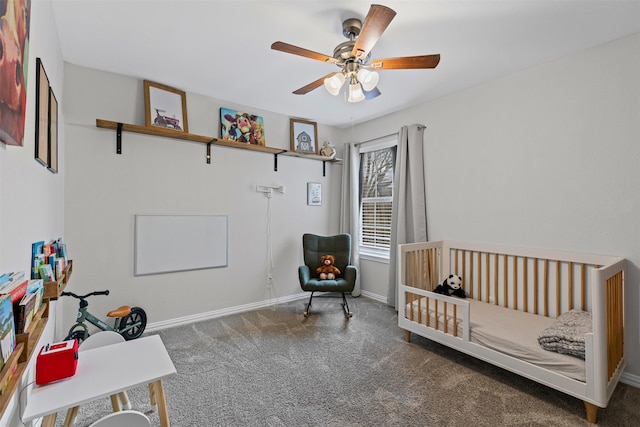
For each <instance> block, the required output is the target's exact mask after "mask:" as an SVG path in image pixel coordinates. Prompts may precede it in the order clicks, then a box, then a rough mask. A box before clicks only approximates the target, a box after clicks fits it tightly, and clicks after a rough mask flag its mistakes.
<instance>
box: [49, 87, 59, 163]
mask: <svg viewBox="0 0 640 427" xmlns="http://www.w3.org/2000/svg"><path fill="white" fill-rule="evenodd" d="M48 153H49V155H48V159H49V161H48V162H47V167H48V168H49V170H50V171H51V172H53V173H58V99H57V98H56V95H55V93H53V89H51V88H49V148H48Z"/></svg>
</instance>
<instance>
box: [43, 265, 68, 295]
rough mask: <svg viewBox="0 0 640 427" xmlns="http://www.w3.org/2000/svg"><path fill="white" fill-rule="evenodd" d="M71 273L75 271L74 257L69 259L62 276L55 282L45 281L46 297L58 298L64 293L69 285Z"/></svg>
mask: <svg viewBox="0 0 640 427" xmlns="http://www.w3.org/2000/svg"><path fill="white" fill-rule="evenodd" d="M71 273H73V260H72V259H70V260H69V263H68V264H67V266H66V267H65V269H64V272H63V273H62V277H60V278H59V279H58V280H56V281H55V282H44V298H48V299H51V300H57V299H58V297H59V296H60V295H61V294H62V291H64V288H65V287H66V286H67V283H68V282H69V278H70V277H71Z"/></svg>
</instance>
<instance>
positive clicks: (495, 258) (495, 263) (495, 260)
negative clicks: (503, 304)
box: [493, 254, 499, 305]
mask: <svg viewBox="0 0 640 427" xmlns="http://www.w3.org/2000/svg"><path fill="white" fill-rule="evenodd" d="M493 303H494V304H495V305H498V304H499V302H498V254H493Z"/></svg>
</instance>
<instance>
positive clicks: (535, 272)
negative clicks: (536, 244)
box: [533, 258, 540, 314]
mask: <svg viewBox="0 0 640 427" xmlns="http://www.w3.org/2000/svg"><path fill="white" fill-rule="evenodd" d="M533 312H534V313H535V314H540V313H538V258H534V259H533Z"/></svg>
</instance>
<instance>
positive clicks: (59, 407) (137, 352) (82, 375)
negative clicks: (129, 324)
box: [22, 335, 176, 427]
mask: <svg viewBox="0 0 640 427" xmlns="http://www.w3.org/2000/svg"><path fill="white" fill-rule="evenodd" d="M175 373H176V368H175V366H173V362H172V361H171V358H170V357H169V353H167V349H166V348H165V346H164V344H163V343H162V339H161V338H160V336H159V335H151V336H148V337H144V338H138V339H135V340H131V341H126V342H123V343H118V344H112V345H107V346H104V347H99V348H94V349H91V350H85V351H83V352H82V353H79V358H78V366H77V369H76V374H75V375H74V376H72V377H70V378H67V379H64V380H62V381H57V382H54V383H51V384H46V385H42V386H37V385H36V386H34V388H33V389H32V390H31V392H30V393H29V395H28V397H27V405H26V407H25V410H24V414H23V415H22V421H23V422H27V421H31V420H34V419H36V418H39V417H44V420H43V422H42V426H43V427H50V426H51V427H53V426H54V425H55V421H56V415H57V413H58V412H60V411H64V410H67V409H69V408H74V407H77V406H82V405H83V404H85V403H88V402H91V401H93V400H96V399H99V398H107V397H110V396H112V395H115V394H117V393H119V392H121V391H125V390H127V389H130V388H132V387H135V386H138V385H142V384H148V385H149V391H150V392H151V395H152V399H153V400H155V402H156V403H157V405H158V415H159V416H160V425H161V426H162V427H169V415H168V413H167V403H166V400H165V396H164V389H163V388H162V379H163V378H166V377H168V376H170V375H173V374H175ZM67 418H68V417H67ZM67 422H70V421H69V420H68V419H67Z"/></svg>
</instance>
